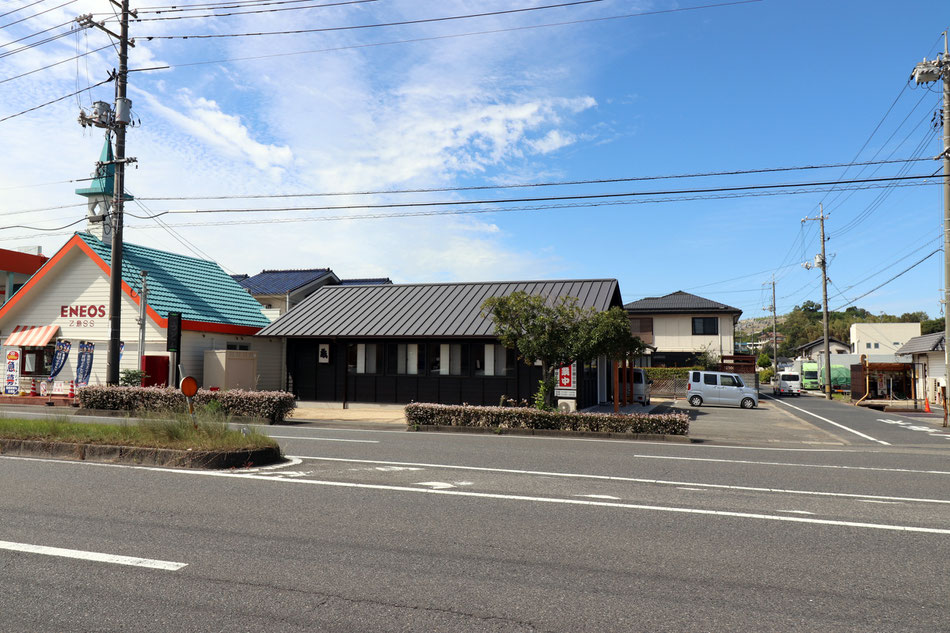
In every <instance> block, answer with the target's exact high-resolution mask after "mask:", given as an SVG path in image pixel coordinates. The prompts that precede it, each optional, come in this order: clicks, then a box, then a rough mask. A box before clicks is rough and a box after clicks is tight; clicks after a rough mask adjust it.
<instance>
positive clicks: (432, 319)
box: [260, 279, 622, 337]
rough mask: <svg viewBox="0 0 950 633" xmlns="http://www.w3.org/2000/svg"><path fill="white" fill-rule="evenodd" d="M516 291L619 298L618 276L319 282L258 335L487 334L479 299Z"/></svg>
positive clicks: (604, 300)
mask: <svg viewBox="0 0 950 633" xmlns="http://www.w3.org/2000/svg"><path fill="white" fill-rule="evenodd" d="M518 290H521V291H524V292H527V293H528V294H531V295H540V296H542V297H546V298H547V299H549V300H551V301H554V300H556V299H559V298H560V297H576V298H577V300H578V304H579V305H580V306H581V307H584V308H594V309H595V310H600V311H604V310H608V309H610V308H611V307H612V306H620V305H621V303H622V301H621V299H620V289H619V286H618V285H617V280H616V279H585V280H561V281H501V282H473V283H443V284H398V285H395V284H394V285H376V286H323V287H322V288H320V289H319V290H317V291H316V292H314V293H313V294H312V295H310V296H309V297H307V298H306V299H305V300H304V301H303V302H301V303H300V304H299V305H297V306H296V307H295V308H294V309H292V310H291V311H290V312H288V313H287V314H285V315H283V316H282V317H280V318H279V319H277V321H275V322H274V323H272V324H271V325H269V326H268V327H266V328H264V329H263V330H262V331H261V332H260V334H262V335H265V336H311V337H313V336H320V337H326V336H341V337H408V336H424V337H463V336H464V337H481V336H485V337H489V336H493V335H494V331H495V329H494V323H493V322H492V320H491V318H490V317H487V316H482V314H481V311H482V303H483V302H484V301H485V299H488V298H489V297H501V296H507V295H509V294H511V293H513V292H516V291H518Z"/></svg>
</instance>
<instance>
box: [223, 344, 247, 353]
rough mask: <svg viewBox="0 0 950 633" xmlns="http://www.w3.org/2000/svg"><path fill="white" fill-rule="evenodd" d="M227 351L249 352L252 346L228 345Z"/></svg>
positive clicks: (226, 346)
mask: <svg viewBox="0 0 950 633" xmlns="http://www.w3.org/2000/svg"><path fill="white" fill-rule="evenodd" d="M225 349H234V350H240V351H242V352H247V351H249V350H250V349H251V346H250V344H248V343H228V344H227V345H225Z"/></svg>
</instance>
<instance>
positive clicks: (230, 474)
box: [0, 455, 950, 564]
mask: <svg viewBox="0 0 950 633" xmlns="http://www.w3.org/2000/svg"><path fill="white" fill-rule="evenodd" d="M0 459H11V460H18V461H35V462H45V463H53V464H60V465H72V466H86V467H99V468H123V469H129V470H145V471H150V472H159V473H168V474H178V475H192V476H199V477H225V478H230V479H252V480H257V481H269V482H272V483H286V484H307V485H313V486H327V487H334V488H354V489H363V490H384V491H392V492H409V493H423V494H436V495H447V496H458V497H472V498H481V499H498V500H505V501H530V502H538V503H552V504H563V505H581V506H594V507H604V508H619V509H629V510H648V511H657V512H671V513H677V514H696V515H706V516H721V517H732V518H744V519H757V520H765V521H779V522H786V523H805V524H814V525H832V526H838V527H855V528H865V529H875V530H888V531H896V532H916V533H923V534H943V535H950V529H943V528H928V527H920V526H908V525H888V524H882V523H864V522H858V521H835V520H829V519H810V518H805V517H783V516H778V515H771V514H759V513H752V512H731V511H725V510H705V509H699V508H676V507H669V506H651V505H642V504H633V503H616V502H608V501H586V500H580V499H562V498H557V497H529V496H525V495H507V494H498V493H487V492H466V491H463V490H433V489H431V488H410V487H407V486H387V485H380V484H359V483H353V482H345V481H320V480H315V479H284V478H274V477H267V476H265V475H261V474H257V473H249V472H239V471H219V470H188V469H183V468H159V467H156V466H132V465H129V464H107V463H101V462H74V461H66V460H59V459H45V458H39V457H12V456H6V455H0ZM317 459H320V458H317ZM485 470H488V469H485ZM552 474H555V475H556V474H557V473H552ZM945 474H950V473H945ZM591 477H594V478H597V477H598V476H596V475H591ZM809 494H836V493H809ZM841 496H851V495H841ZM855 496H860V495H855ZM919 501H937V500H934V499H931V500H928V499H920V500H919ZM937 502H939V503H946V502H945V501H937ZM67 551H68V550H67ZM174 564H180V563H174Z"/></svg>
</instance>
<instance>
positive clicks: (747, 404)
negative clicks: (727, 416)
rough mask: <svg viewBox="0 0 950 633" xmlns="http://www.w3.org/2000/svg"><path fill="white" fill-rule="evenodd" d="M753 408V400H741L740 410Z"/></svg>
mask: <svg viewBox="0 0 950 633" xmlns="http://www.w3.org/2000/svg"><path fill="white" fill-rule="evenodd" d="M754 406H755V400H753V399H752V398H743V399H742V408H743V409H751V408H752V407H754Z"/></svg>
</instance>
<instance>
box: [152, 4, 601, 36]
mask: <svg viewBox="0 0 950 633" xmlns="http://www.w3.org/2000/svg"><path fill="white" fill-rule="evenodd" d="M603 1H604V0H572V1H571V2H560V3H557V4H547V5H542V6H538V7H521V8H518V9H503V10H500V11H486V12H484V13H467V14H464V15H449V16H443V17H440V18H419V19H416V20H400V21H398V22H380V23H376V24H355V25H349V26H325V27H321V28H317V29H294V30H290V31H259V32H256V33H204V34H200V33H199V34H195V35H144V36H142V37H144V38H145V39H147V40H150V41H151V40H153V39H155V40H188V39H218V38H222V37H257V36H261V35H300V34H302V33H329V32H333V31H352V30H356V29H374V28H380V27H387V26H409V25H411V24H429V23H432V22H448V21H450V20H470V19H474V18H485V17H492V16H496V15H508V14H512V13H525V12H527V11H543V10H546V9H559V8H562V7H570V6H575V5H580V4H594V3H597V2H603ZM169 19H181V18H169Z"/></svg>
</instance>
